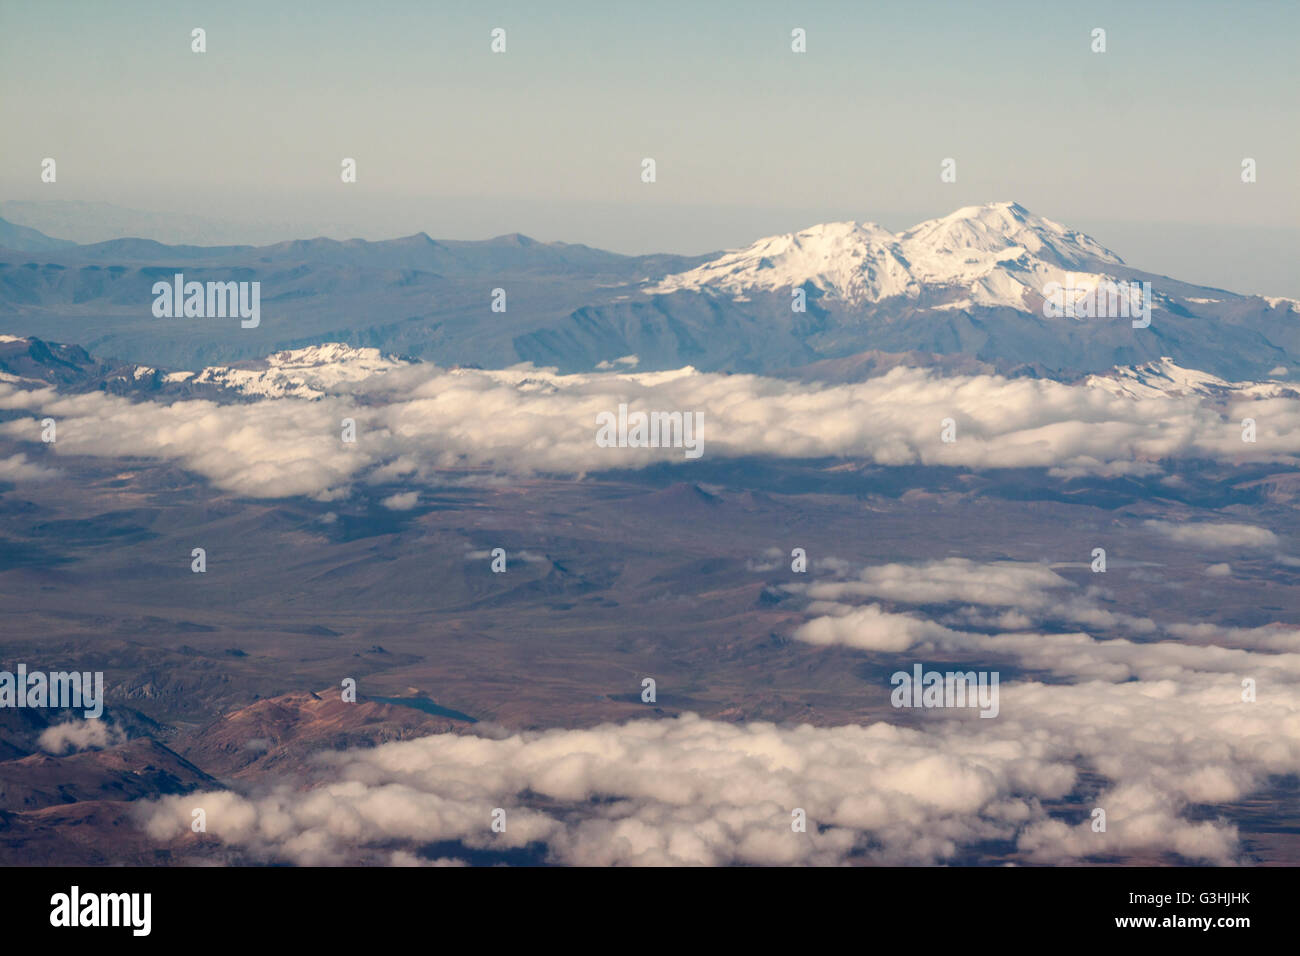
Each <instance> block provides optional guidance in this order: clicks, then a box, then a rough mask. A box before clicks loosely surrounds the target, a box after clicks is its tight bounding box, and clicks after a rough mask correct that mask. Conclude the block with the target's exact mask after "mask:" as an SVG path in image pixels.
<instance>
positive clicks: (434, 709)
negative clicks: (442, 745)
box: [369, 697, 478, 724]
mask: <svg viewBox="0 0 1300 956" xmlns="http://www.w3.org/2000/svg"><path fill="white" fill-rule="evenodd" d="M369 699H370V700H377V701H379V702H380V703H381V704H395V705H397V706H398V707H414V708H415V709H416V710H421V711H424V713H426V714H433V716H435V717H450V718H451V719H452V720H466V721H469V722H470V723H471V724H477V723H478V719H477V718H474V717H471V716H470V715H469V714H462V713H461V712H460V711H459V710H452V709H451V708H450V707H439V706H438V705H437V704H435V703H434V702H433V700H432V699H431V698H428V697H371V698H369Z"/></svg>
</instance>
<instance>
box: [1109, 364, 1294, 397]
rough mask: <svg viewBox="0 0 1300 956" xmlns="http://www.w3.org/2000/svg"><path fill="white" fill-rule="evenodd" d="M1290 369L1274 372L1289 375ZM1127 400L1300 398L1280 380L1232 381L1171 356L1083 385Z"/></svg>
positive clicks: (1119, 368) (1122, 368) (1118, 369)
mask: <svg viewBox="0 0 1300 956" xmlns="http://www.w3.org/2000/svg"><path fill="white" fill-rule="evenodd" d="M1286 371H1287V370H1286V369H1283V368H1278V369H1274V373H1279V374H1285V373H1286ZM1083 384H1084V385H1086V386H1087V387H1088V388H1097V389H1101V390H1102V391H1106V392H1110V393H1111V394H1112V395H1121V396H1124V397H1126V398H1171V397H1176V396H1184V395H1195V396H1199V397H1205V398H1239V397H1249V398H1284V397H1285V398H1296V397H1300V394H1298V393H1297V390H1296V387H1295V386H1293V385H1291V384H1289V383H1286V382H1279V381H1263V382H1230V381H1228V380H1227V379H1222V378H1219V377H1218V376H1217V375H1211V374H1210V373H1208V372H1201V371H1198V370H1197V369H1193V368H1184V367H1183V366H1181V365H1179V364H1178V363H1177V362H1175V361H1174V360H1173V359H1172V358H1170V357H1169V356H1167V355H1166V356H1162V357H1161V358H1160V359H1159V360H1158V361H1154V362H1145V363H1143V364H1142V365H1117V366H1116V367H1115V368H1114V369H1112V370H1111V371H1110V372H1108V373H1106V374H1105V375H1089V376H1088V377H1087V378H1086V379H1084V382H1083Z"/></svg>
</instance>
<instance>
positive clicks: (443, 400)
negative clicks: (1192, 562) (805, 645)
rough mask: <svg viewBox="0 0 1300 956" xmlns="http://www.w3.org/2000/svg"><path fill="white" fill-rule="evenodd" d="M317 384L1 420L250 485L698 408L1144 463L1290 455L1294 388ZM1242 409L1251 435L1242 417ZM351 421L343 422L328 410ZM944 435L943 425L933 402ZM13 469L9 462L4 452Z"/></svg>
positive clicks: (790, 423)
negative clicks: (1276, 392) (1147, 392)
mask: <svg viewBox="0 0 1300 956" xmlns="http://www.w3.org/2000/svg"><path fill="white" fill-rule="evenodd" d="M339 389H340V390H339V391H336V392H334V393H331V394H328V395H326V396H324V397H323V398H321V399H319V400H316V401H308V400H305V399H296V398H274V399H264V400H261V401H257V402H253V403H250V404H242V403H241V404H234V405H220V404H216V403H214V402H211V401H206V400H185V401H176V402H173V403H172V404H170V405H164V404H161V403H157V402H132V401H130V400H128V399H126V398H121V397H118V396H113V395H109V394H105V393H91V394H84V395H61V394H59V393H57V392H56V391H54V390H52V389H48V388H45V389H34V390H28V389H24V388H22V387H20V386H19V385H17V384H14V383H7V382H6V383H0V408H3V409H10V410H14V411H18V412H27V413H28V414H30V415H31V416H33V417H32V418H20V419H18V420H14V421H10V422H7V423H5V424H4V425H3V426H0V432H3V433H4V434H6V435H8V436H10V437H14V438H19V439H26V440H29V441H33V442H35V441H38V440H39V437H40V428H39V424H38V423H39V420H40V419H41V418H43V417H46V416H49V417H53V418H55V419H56V420H57V421H58V427H59V432H58V435H59V438H58V442H57V443H56V444H54V445H52V446H50V447H51V449H52V450H53V451H54V453H55V454H56V455H60V456H63V455H94V456H100V457H119V456H129V455H134V456H143V457H149V458H160V459H166V460H170V461H175V462H178V463H179V464H181V465H183V466H184V467H186V468H188V469H190V470H192V471H194V472H197V473H198V474H201V475H203V476H205V477H207V478H208V479H209V480H211V481H212V482H213V483H214V484H215V485H217V486H218V487H220V488H222V489H225V490H227V491H232V492H235V493H238V494H241V495H247V496H251V497H263V498H265V497H288V496H293V495H313V496H316V497H319V498H326V499H328V498H331V497H336V496H338V495H340V494H344V493H346V491H347V490H348V488H349V486H350V485H351V484H353V483H354V482H357V481H368V482H385V481H402V482H412V481H426V480H429V481H431V480H433V472H435V471H436V470H438V469H443V468H467V467H468V468H476V469H488V470H491V471H495V472H500V473H507V474H528V473H536V472H545V473H553V474H561V475H574V474H579V475H580V474H584V473H586V472H590V471H593V470H602V469H617V468H638V467H643V466H645V465H649V464H652V463H654V462H660V461H676V462H684V461H685V456H684V452H683V449H682V448H658V449H650V448H609V447H600V446H598V445H597V444H596V440H595V438H596V432H597V421H596V416H597V415H598V414H600V413H605V412H609V413H616V412H617V409H618V407H619V405H620V404H627V405H628V407H629V410H630V411H632V412H636V411H645V412H650V411H667V412H683V413H693V412H698V413H700V414H701V415H702V416H703V418H702V435H703V452H704V455H705V457H724V458H731V457H737V456H750V455H754V456H760V457H782V458H822V457H831V458H834V457H845V458H858V459H862V460H866V461H871V462H874V463H876V464H880V465H912V464H928V465H953V466H967V467H972V468H1010V467H1042V468H1048V469H1051V470H1052V471H1053V472H1054V473H1057V474H1062V475H1066V474H1089V473H1090V474H1103V475H1118V474H1158V473H1159V471H1160V466H1159V464H1158V463H1159V461H1160V460H1162V459H1166V458H1186V457H1196V458H1209V459H1218V460H1222V461H1245V460H1268V461H1277V462H1282V463H1294V462H1296V461H1298V460H1300V459H1298V458H1297V457H1296V456H1297V455H1300V401H1297V400H1294V399H1287V398H1260V399H1247V398H1242V399H1240V400H1234V401H1233V402H1231V403H1229V404H1228V405H1227V406H1226V407H1222V408H1220V407H1218V406H1215V405H1213V404H1211V403H1209V402H1208V401H1206V400H1202V399H1198V398H1196V397H1191V396H1188V397H1167V398H1152V399H1134V398H1129V397H1125V396H1117V395H1112V394H1109V393H1108V392H1106V391H1105V390H1103V389H1100V388H1094V387H1087V386H1083V385H1065V384H1062V383H1059V382H1054V381H1050V380H1041V379H1005V378H1001V377H998V376H954V377H942V376H939V375H937V374H935V373H933V372H930V371H927V370H922V369H908V368H897V369H893V370H891V371H890V372H889V373H887V374H885V375H883V376H880V377H878V378H874V379H871V380H869V381H866V382H861V383H856V384H847V385H821V384H805V383H797V382H791V381H786V380H780V379H772V378H764V377H761V376H754V375H723V374H705V373H699V372H696V371H694V370H693V369H689V368H688V369H679V370H676V371H670V372H647V373H636V372H604V373H592V374H581V375H558V374H555V373H553V372H551V371H547V370H544V369H536V368H533V367H531V366H520V367H516V368H512V369H506V370H496V371H493V370H478V369H455V370H446V369H440V368H438V367H436V366H433V365H428V364H418V365H413V366H410V367H399V368H394V369H392V370H389V371H386V372H384V373H383V374H375V375H372V376H369V377H367V378H364V379H361V380H360V381H355V382H341V383H340V385H339ZM1245 417H1252V418H1254V419H1255V420H1256V421H1257V422H1258V441H1256V442H1255V443H1247V442H1243V441H1242V440H1241V429H1240V425H1239V423H1240V421H1241V419H1242V418H1245ZM345 418H352V419H355V421H356V423H357V435H356V441H355V442H353V443H347V442H343V441H342V440H341V424H340V423H341V422H342V420H343V419H345ZM947 418H951V419H953V421H954V422H955V425H956V440H955V441H953V442H944V441H941V430H942V423H943V421H944V419H947ZM10 462H11V464H10V467H11V468H19V469H21V466H22V465H23V464H24V463H23V462H22V461H18V462H14V460H13V459H10Z"/></svg>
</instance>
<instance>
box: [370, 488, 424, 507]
mask: <svg viewBox="0 0 1300 956" xmlns="http://www.w3.org/2000/svg"><path fill="white" fill-rule="evenodd" d="M419 501H420V493H419V492H418V491H403V492H399V493H398V494H395V495H389V496H388V497H387V498H384V499H383V500H382V501H380V502H379V503H380V504H381V505H383V506H384V507H385V508H388V509H389V510H390V511H410V510H411V509H412V508H414V507H415V506H416V504H418V503H419Z"/></svg>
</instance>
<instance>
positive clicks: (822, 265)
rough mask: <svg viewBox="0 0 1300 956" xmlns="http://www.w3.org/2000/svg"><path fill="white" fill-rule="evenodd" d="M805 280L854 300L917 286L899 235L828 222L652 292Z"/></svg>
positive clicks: (732, 255)
mask: <svg viewBox="0 0 1300 956" xmlns="http://www.w3.org/2000/svg"><path fill="white" fill-rule="evenodd" d="M805 283H811V284H812V285H813V286H814V287H816V288H818V289H821V290H823V291H825V292H829V293H832V294H834V295H836V296H837V297H839V298H844V299H847V300H849V301H854V302H858V301H876V300H878V299H879V298H885V297H889V296H893V295H909V294H911V295H915V293H916V291H917V290H916V289H915V288H914V286H915V280H914V279H913V278H912V276H911V274H910V273H909V272H908V268H907V263H906V262H905V261H904V260H903V258H902V254H901V251H900V250H899V249H898V238H897V237H896V236H895V235H894V234H893V233H892V232H890V231H889V230H887V229H883V228H881V227H880V226H877V225H876V224H875V223H872V222H864V223H857V222H828V223H823V224H821V225H819V226H813V227H811V228H809V229H805V230H803V231H802V232H794V233H787V234H786V235H783V236H770V237H768V238H766V239H760V240H759V241H758V242H756V243H754V244H753V245H752V246H750V247H748V248H747V249H740V250H736V251H734V252H728V253H726V254H724V255H722V256H720V257H719V258H717V259H714V260H713V261H712V262H706V263H704V264H703V265H701V266H698V267H696V268H694V269H692V270H690V271H689V272H683V273H679V274H678V275H674V276H668V277H667V278H665V279H664V280H663V281H662V282H661V283H660V284H659V285H658V286H657V287H656V288H655V289H653V290H652V291H654V292H676V291H678V290H679V289H692V290H701V289H707V288H714V289H719V290H722V291H725V292H728V293H731V294H734V295H743V294H744V293H745V292H747V291H749V290H764V291H776V290H778V289H788V288H790V287H791V286H794V285H803V284H805Z"/></svg>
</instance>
